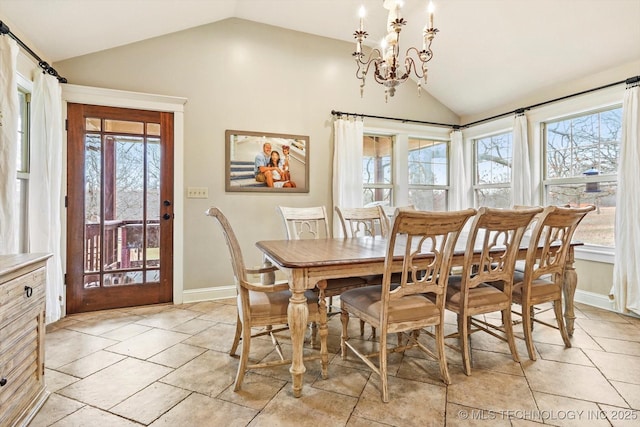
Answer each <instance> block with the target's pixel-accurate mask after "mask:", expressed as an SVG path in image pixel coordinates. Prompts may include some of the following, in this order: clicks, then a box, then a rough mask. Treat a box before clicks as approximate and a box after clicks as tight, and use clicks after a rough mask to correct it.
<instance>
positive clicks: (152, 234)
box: [146, 138, 161, 267]
mask: <svg viewBox="0 0 640 427" xmlns="http://www.w3.org/2000/svg"><path fill="white" fill-rule="evenodd" d="M160 156H161V151H160V139H159V138H148V139H147V168H146V170H147V192H146V197H147V267H157V266H159V265H160V203H161V201H160V164H161V162H160V160H161V159H160Z"/></svg>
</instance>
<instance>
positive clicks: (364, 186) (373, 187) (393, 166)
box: [362, 130, 396, 204]
mask: <svg viewBox="0 0 640 427" xmlns="http://www.w3.org/2000/svg"><path fill="white" fill-rule="evenodd" d="M367 136H369V137H385V138H390V139H391V162H390V165H391V174H390V176H391V178H390V182H389V183H388V184H384V183H373V184H369V183H365V182H364V180H363V181H362V192H363V194H362V197H363V200H362V201H363V203H364V192H365V191H366V190H372V191H375V190H378V189H380V190H389V192H390V195H389V197H390V199H391V202H393V194H394V187H395V171H396V162H395V156H396V153H395V145H396V136H395V135H394V134H389V133H380V132H367V131H366V130H365V131H364V132H363V135H362V137H363V144H364V138H365V137H367ZM363 148H364V147H363ZM362 160H364V153H363V154H362ZM363 173H364V172H363ZM363 178H364V176H363ZM375 203H384V202H381V201H377V200H374V201H373V202H371V203H370V204H375Z"/></svg>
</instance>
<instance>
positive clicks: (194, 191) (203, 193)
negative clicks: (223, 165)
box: [187, 187, 209, 199]
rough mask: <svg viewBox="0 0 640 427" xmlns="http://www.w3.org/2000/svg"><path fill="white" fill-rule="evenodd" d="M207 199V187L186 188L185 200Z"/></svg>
mask: <svg viewBox="0 0 640 427" xmlns="http://www.w3.org/2000/svg"><path fill="white" fill-rule="evenodd" d="M208 197H209V188H208V187H187V199H207V198H208Z"/></svg>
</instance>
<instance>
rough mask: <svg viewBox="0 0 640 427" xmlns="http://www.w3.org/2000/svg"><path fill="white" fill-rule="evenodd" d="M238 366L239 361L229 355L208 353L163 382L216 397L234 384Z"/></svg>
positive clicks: (176, 371)
mask: <svg viewBox="0 0 640 427" xmlns="http://www.w3.org/2000/svg"><path fill="white" fill-rule="evenodd" d="M237 366H238V361H237V360H236V359H233V358H231V357H229V355H227V354H224V353H218V352H216V351H206V352H205V353H202V354H201V355H200V356H198V357H196V358H195V359H193V360H191V361H190V362H187V363H186V364H184V365H182V366H181V367H180V368H178V369H176V370H175V371H173V372H171V373H170V374H168V375H167V376H165V377H164V378H162V380H161V382H163V383H165V384H170V385H173V386H175V387H180V388H184V389H186V390H191V391H195V392H196V393H200V394H204V395H207V396H213V397H215V396H217V395H218V394H220V393H221V392H222V391H223V390H225V389H226V388H227V387H229V385H231V384H232V383H233V382H234V380H235V374H236V368H237Z"/></svg>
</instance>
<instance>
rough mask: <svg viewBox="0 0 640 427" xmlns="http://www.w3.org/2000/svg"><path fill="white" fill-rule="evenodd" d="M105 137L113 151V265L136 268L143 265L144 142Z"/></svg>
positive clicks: (118, 136) (141, 139)
mask: <svg viewBox="0 0 640 427" xmlns="http://www.w3.org/2000/svg"><path fill="white" fill-rule="evenodd" d="M107 138H112V139H113V147H114V151H115V165H114V170H115V176H114V177H113V187H114V188H113V192H114V193H115V206H114V207H113V212H114V213H113V219H114V221H116V222H117V224H118V227H119V229H120V233H119V234H120V235H119V242H120V250H119V259H118V261H119V262H118V263H115V264H114V265H115V268H140V267H141V266H142V265H143V263H144V244H143V242H144V231H143V228H142V224H143V219H144V197H143V196H144V139H143V138H142V137H131V136H122V135H117V136H113V137H107ZM107 179H108V178H107V176H106V175H105V180H107ZM106 194H108V193H106ZM106 210H107V209H106V208H105V211H106ZM127 283H136V282H135V281H128V282H127Z"/></svg>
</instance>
